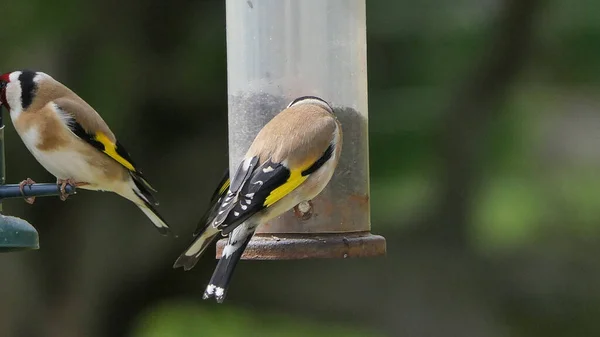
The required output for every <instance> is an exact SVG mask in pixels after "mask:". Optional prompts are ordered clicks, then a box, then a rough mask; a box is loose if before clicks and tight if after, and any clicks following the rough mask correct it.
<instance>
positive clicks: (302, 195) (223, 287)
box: [173, 96, 342, 303]
mask: <svg viewBox="0 0 600 337" xmlns="http://www.w3.org/2000/svg"><path fill="white" fill-rule="evenodd" d="M341 150H342V127H341V125H340V123H339V122H338V120H337V119H336V118H335V116H334V115H333V109H332V108H331V106H330V105H329V104H328V103H327V102H325V101H324V100H322V99H321V98H318V97H313V96H305V97H300V98H297V99H295V100H294V101H292V102H291V103H290V104H289V105H288V106H287V108H286V109H285V110H283V111H282V112H280V113H279V114H278V115H277V116H275V117H274V118H273V119H272V120H271V121H270V122H269V123H267V125H265V126H264V128H263V129H262V130H261V131H260V132H259V133H258V135H257V136H256V138H255V139H254V142H253V143H252V145H251V146H250V148H249V149H248V152H247V153H246V156H245V157H244V160H243V161H242V162H241V164H240V165H239V168H238V170H237V172H236V174H235V175H234V176H233V178H232V179H231V184H229V180H228V176H227V174H226V175H225V177H224V178H223V180H222V182H221V183H220V184H219V187H218V189H217V191H216V192H215V194H214V195H213V201H212V202H213V205H212V207H211V209H209V211H208V212H207V214H206V215H205V217H204V218H203V220H204V221H203V222H201V223H200V224H199V226H201V227H200V228H199V230H198V231H197V234H196V236H197V235H199V237H197V238H196V239H195V240H194V242H193V243H192V244H191V245H190V247H189V248H188V249H187V250H186V251H185V252H184V253H183V254H182V255H181V256H180V257H179V258H178V259H177V261H176V262H175V264H174V266H173V267H174V268H176V267H180V266H182V267H183V268H184V269H185V270H189V269H191V268H192V267H193V266H194V265H195V264H196V262H197V261H198V259H199V257H200V255H201V254H202V252H203V251H204V250H205V249H206V247H207V246H208V245H209V244H210V243H211V242H212V241H213V240H214V239H215V238H216V237H217V234H219V233H221V234H222V235H224V236H227V235H228V236H229V239H228V242H227V245H226V246H225V248H224V249H223V255H222V256H221V259H220V261H219V263H218V264H217V267H216V269H215V271H214V273H213V276H212V278H211V280H210V282H209V284H208V286H207V288H206V291H205V292H204V296H203V298H204V299H207V298H210V297H213V296H214V297H215V298H216V300H217V302H219V303H221V302H223V300H224V299H225V295H226V293H227V288H228V286H229V282H230V281H231V276H232V274H233V271H234V269H235V266H236V264H237V262H238V261H239V260H240V258H241V256H242V253H243V252H244V249H245V248H246V246H247V245H248V242H249V241H250V239H251V238H252V235H253V234H254V231H255V229H256V227H258V226H260V225H261V224H263V223H265V222H267V221H269V220H271V219H273V218H275V217H277V216H279V215H281V214H283V213H284V212H286V211H288V210H290V209H292V208H294V207H295V206H296V205H298V204H299V203H301V202H304V201H310V199H313V198H314V197H316V196H317V195H318V194H319V193H321V191H322V190H323V188H325V186H326V185H327V183H329V180H330V179H331V177H332V175H333V172H334V170H335V168H336V166H337V163H338V160H339V158H340V152H341Z"/></svg>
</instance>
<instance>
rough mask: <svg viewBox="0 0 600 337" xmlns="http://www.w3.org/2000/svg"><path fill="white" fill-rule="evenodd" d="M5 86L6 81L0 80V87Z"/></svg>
mask: <svg viewBox="0 0 600 337" xmlns="http://www.w3.org/2000/svg"><path fill="white" fill-rule="evenodd" d="M4 88H6V82H4V81H0V89H4Z"/></svg>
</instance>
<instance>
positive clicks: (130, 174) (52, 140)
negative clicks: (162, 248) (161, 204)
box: [0, 71, 170, 235]
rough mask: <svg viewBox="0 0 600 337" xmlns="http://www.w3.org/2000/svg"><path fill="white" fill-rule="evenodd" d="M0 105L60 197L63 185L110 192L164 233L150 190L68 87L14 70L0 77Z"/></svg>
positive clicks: (90, 110) (98, 120)
mask: <svg viewBox="0 0 600 337" xmlns="http://www.w3.org/2000/svg"><path fill="white" fill-rule="evenodd" d="M0 103H1V105H3V106H4V107H6V108H7V109H8V110H9V111H10V117H11V119H12V122H13V124H14V126H15V129H16V130H17V133H18V134H19V136H20V137H21V139H22V140H23V142H24V143H25V146H26V147H27V149H29V151H30V152H31V153H32V154H33V156H34V157H35V159H37V161H38V162H39V163H40V164H42V166H43V167H44V168H45V169H46V170H48V171H49V172H50V173H51V174H52V175H54V176H55V177H56V178H57V184H59V185H60V187H61V193H62V194H61V199H62V200H65V199H66V198H67V196H68V195H67V194H66V193H65V190H64V189H65V186H66V184H70V185H74V186H77V187H78V188H83V189H88V190H96V191H111V192H115V193H117V194H119V195H120V196H122V197H124V198H126V199H129V200H131V201H133V202H134V203H135V204H136V205H137V206H138V207H139V208H140V209H141V210H142V212H144V214H146V216H148V218H150V220H151V221H152V223H154V225H155V226H156V228H157V229H158V231H159V232H160V233H161V234H163V235H166V234H167V233H168V232H169V231H170V230H169V226H168V225H167V223H166V222H165V220H164V219H163V218H162V217H161V216H160V215H159V214H158V212H157V211H156V209H155V207H154V206H155V205H158V203H157V202H156V201H155V199H154V197H153V196H152V194H151V191H154V192H156V190H154V189H153V188H152V186H151V185H150V184H149V183H148V181H146V179H145V178H144V176H143V175H142V172H141V171H140V170H139V168H138V167H137V166H136V165H135V164H134V163H133V161H132V160H131V158H130V157H129V154H128V153H127V151H126V150H125V149H124V148H123V146H122V145H121V144H120V143H119V142H118V141H117V139H116V137H115V135H114V134H113V133H112V131H111V130H110V129H109V127H108V125H106V123H105V122H104V120H103V119H102V117H100V115H99V114H98V113H97V112H96V111H95V110H94V109H93V108H92V107H91V106H89V105H88V104H87V103H86V102H85V101H84V100H83V99H81V98H80V97H79V96H77V95H76V94H75V93H74V92H73V91H71V90H70V89H69V88H67V87H66V86H64V85H63V84H61V83H59V82H58V81H56V80H55V79H53V78H52V77H50V76H49V75H47V74H44V73H42V72H33V71H15V72H11V73H7V74H4V75H2V76H0ZM31 183H32V181H31V179H27V180H26V181H24V182H23V183H21V187H23V185H24V184H31ZM32 202H33V200H31V203H32Z"/></svg>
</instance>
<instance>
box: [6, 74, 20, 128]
mask: <svg viewBox="0 0 600 337" xmlns="http://www.w3.org/2000/svg"><path fill="white" fill-rule="evenodd" d="M6 101H7V103H8V105H9V106H10V118H11V119H12V121H13V123H14V122H15V121H16V120H17V119H18V118H19V116H20V115H21V112H22V111H23V108H22V106H21V84H20V83H19V82H18V81H17V82H16V83H9V84H8V86H7V87H6Z"/></svg>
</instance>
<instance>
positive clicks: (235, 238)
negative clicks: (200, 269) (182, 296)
mask: <svg viewBox="0 0 600 337" xmlns="http://www.w3.org/2000/svg"><path fill="white" fill-rule="evenodd" d="M255 229H256V225H247V224H243V225H240V226H239V227H238V228H236V229H235V230H234V231H233V232H232V233H231V234H230V236H229V240H228V242H227V245H226V246H225V248H223V255H222V256H221V259H220V260H219V263H218V264H217V268H215V271H214V272H213V275H212V277H211V278H210V282H209V283H208V286H207V287H206V290H205V291H204V295H203V296H202V298H203V299H205V300H206V299H208V298H211V297H213V296H214V298H215V299H216V300H217V302H218V303H223V301H224V300H225V296H226V295H227V289H228V288H229V283H230V282H231V277H232V276H233V271H234V270H235V267H236V265H237V263H238V262H239V261H240V259H241V257H242V254H244V250H245V249H246V246H248V242H250V239H252V235H253V234H254V230H255Z"/></svg>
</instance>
